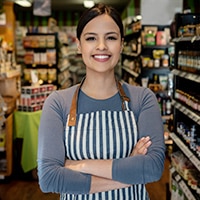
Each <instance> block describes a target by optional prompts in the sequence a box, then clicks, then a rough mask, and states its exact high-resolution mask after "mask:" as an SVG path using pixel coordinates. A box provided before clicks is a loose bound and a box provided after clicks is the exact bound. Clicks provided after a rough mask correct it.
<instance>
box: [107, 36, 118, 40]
mask: <svg viewBox="0 0 200 200" xmlns="http://www.w3.org/2000/svg"><path fill="white" fill-rule="evenodd" d="M107 39H108V40H117V38H116V37H115V36H108V38H107Z"/></svg>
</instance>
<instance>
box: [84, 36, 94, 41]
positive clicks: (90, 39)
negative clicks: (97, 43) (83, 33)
mask: <svg viewBox="0 0 200 200" xmlns="http://www.w3.org/2000/svg"><path fill="white" fill-rule="evenodd" d="M85 40H86V41H94V40H95V37H87V38H86V39H85Z"/></svg>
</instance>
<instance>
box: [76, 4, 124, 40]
mask: <svg viewBox="0 0 200 200" xmlns="http://www.w3.org/2000/svg"><path fill="white" fill-rule="evenodd" d="M103 14H107V15H109V16H110V17H111V18H112V19H113V20H114V21H115V23H116V24H117V26H118V27H119V30H120V34H121V38H123V37H124V27H123V23H122V20H121V16H120V14H119V13H118V11H117V10H116V9H115V8H113V7H111V6H108V5H105V4H103V3H99V4H96V5H94V6H93V7H92V8H89V9H88V10H86V11H85V12H84V13H83V15H82V16H81V18H80V20H79V22H78V25H77V29H76V36H77V38H78V39H79V40H80V37H81V34H82V31H83V29H84V27H85V25H86V24H87V23H88V22H89V21H91V20H92V19H94V18H95V17H97V16H100V15H103Z"/></svg>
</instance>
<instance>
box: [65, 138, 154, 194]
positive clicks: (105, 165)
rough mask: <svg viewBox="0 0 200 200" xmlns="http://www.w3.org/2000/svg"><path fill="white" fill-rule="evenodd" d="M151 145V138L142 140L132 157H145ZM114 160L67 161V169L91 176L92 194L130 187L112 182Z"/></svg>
mask: <svg viewBox="0 0 200 200" xmlns="http://www.w3.org/2000/svg"><path fill="white" fill-rule="evenodd" d="M150 145H151V140H150V137H143V138H141V139H140V140H139V141H138V142H137V144H136V146H135V147H134V149H133V151H132V153H131V154H130V156H135V155H145V154H146V153H147V151H148V147H149V146H150ZM112 162H113V160H111V159H110V160H78V161H74V160H66V162H65V167H66V168H68V169H71V170H75V171H79V172H82V173H86V174H91V175H92V179H91V186H90V193H95V192H103V191H108V190H113V189H120V188H125V187H129V186H130V185H128V184H124V183H121V182H118V181H114V180H112Z"/></svg>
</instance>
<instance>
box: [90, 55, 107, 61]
mask: <svg viewBox="0 0 200 200" xmlns="http://www.w3.org/2000/svg"><path fill="white" fill-rule="evenodd" d="M92 57H93V58H94V59H95V60H96V61H99V62H105V61H108V60H109V59H110V57H111V55H108V54H95V55H93V56H92Z"/></svg>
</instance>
